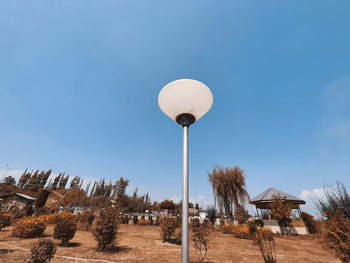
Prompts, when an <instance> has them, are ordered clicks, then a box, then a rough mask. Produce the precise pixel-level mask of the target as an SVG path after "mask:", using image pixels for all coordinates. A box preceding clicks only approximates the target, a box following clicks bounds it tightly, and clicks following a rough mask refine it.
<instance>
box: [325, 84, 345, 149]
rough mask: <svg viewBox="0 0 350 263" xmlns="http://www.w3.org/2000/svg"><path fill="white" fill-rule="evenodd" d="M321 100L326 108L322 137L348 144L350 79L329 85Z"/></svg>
mask: <svg viewBox="0 0 350 263" xmlns="http://www.w3.org/2000/svg"><path fill="white" fill-rule="evenodd" d="M321 98H322V102H323V103H324V104H325V106H326V107H327V117H326V121H325V128H324V135H326V136H327V137H329V138H332V139H335V140H337V141H339V142H341V143H350V78H342V79H338V80H336V81H334V82H332V83H330V84H329V85H328V86H327V87H326V88H325V90H324V91H323V93H322V96H321Z"/></svg>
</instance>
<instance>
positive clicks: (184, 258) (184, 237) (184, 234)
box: [182, 126, 188, 263]
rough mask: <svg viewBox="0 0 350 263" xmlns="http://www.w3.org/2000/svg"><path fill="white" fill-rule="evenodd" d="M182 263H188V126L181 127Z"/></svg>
mask: <svg viewBox="0 0 350 263" xmlns="http://www.w3.org/2000/svg"><path fill="white" fill-rule="evenodd" d="M183 129H184V135H183V171H182V263H188V126H183Z"/></svg>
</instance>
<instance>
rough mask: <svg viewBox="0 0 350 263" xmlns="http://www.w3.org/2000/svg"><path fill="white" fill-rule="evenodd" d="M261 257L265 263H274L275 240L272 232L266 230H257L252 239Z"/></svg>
mask: <svg viewBox="0 0 350 263" xmlns="http://www.w3.org/2000/svg"><path fill="white" fill-rule="evenodd" d="M253 239H254V240H255V241H256V243H257V245H258V247H259V250H260V253H261V255H262V256H263V259H264V262H265V263H276V262H277V261H276V248H275V240H274V237H273V234H272V231H271V230H270V229H268V228H264V227H263V228H259V229H258V230H257V232H256V233H255V235H254V238H253Z"/></svg>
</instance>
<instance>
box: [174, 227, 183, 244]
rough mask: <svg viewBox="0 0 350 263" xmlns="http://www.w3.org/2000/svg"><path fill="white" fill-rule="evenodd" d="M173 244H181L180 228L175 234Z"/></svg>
mask: <svg viewBox="0 0 350 263" xmlns="http://www.w3.org/2000/svg"><path fill="white" fill-rule="evenodd" d="M174 239H175V243H176V244H177V245H181V244H182V230H181V228H178V229H177V230H176V232H175V238H174Z"/></svg>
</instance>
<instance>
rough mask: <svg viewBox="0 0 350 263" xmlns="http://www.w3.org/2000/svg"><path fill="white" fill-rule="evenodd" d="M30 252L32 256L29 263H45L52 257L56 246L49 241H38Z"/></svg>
mask: <svg viewBox="0 0 350 263" xmlns="http://www.w3.org/2000/svg"><path fill="white" fill-rule="evenodd" d="M30 251H31V252H32V256H31V258H30V259H29V261H28V262H29V263H46V262H50V259H51V258H53V257H54V255H55V253H56V246H55V244H54V243H53V242H52V241H51V240H50V239H39V240H38V241H37V242H36V243H35V245H34V247H33V248H32V249H31V250H30Z"/></svg>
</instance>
